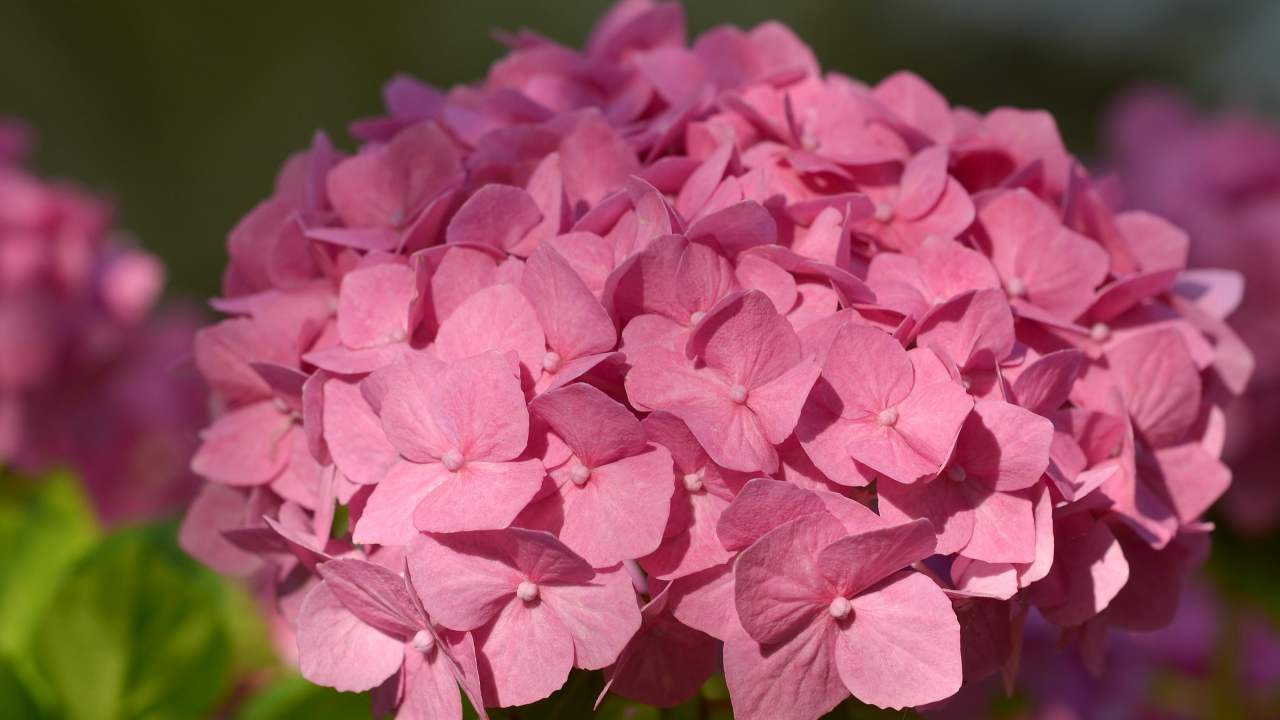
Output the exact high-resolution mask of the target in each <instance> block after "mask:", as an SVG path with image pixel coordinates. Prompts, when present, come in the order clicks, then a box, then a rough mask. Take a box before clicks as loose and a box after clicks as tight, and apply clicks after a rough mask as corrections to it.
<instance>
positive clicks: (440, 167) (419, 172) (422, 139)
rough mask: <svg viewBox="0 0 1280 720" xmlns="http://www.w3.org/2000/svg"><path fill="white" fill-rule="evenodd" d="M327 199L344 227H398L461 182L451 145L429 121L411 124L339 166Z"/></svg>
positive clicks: (331, 177) (459, 165) (331, 176)
mask: <svg viewBox="0 0 1280 720" xmlns="http://www.w3.org/2000/svg"><path fill="white" fill-rule="evenodd" d="M327 179H328V186H329V187H328V190H329V199H330V200H331V201H332V202H333V205H334V208H335V209H336V210H337V212H338V215H339V216H341V217H342V220H343V222H344V223H345V224H346V225H348V226H349V227H356V228H363V227H381V226H397V225H400V224H402V223H404V222H405V221H407V220H409V219H410V216H411V214H412V213H413V212H414V211H415V210H417V209H419V207H421V206H422V205H425V204H426V202H427V201H428V200H430V199H431V198H433V197H435V196H436V195H437V194H439V193H440V192H441V191H443V190H444V189H445V188H447V187H448V186H450V185H453V184H454V183H457V182H459V181H460V180H461V179H462V163H461V160H460V158H459V154H458V150H457V148H456V146H455V145H454V143H453V141H452V140H450V139H449V138H448V136H447V135H445V134H444V132H443V131H441V130H440V128H439V126H437V125H436V124H435V123H434V122H424V123H421V124H419V125H414V126H413V127H411V128H408V129H406V130H404V131H402V132H400V133H399V134H398V135H396V138H395V140H393V141H392V142H391V143H389V144H387V145H384V146H382V147H380V148H377V149H375V150H372V151H369V152H364V153H361V154H359V155H356V156H355V157H352V158H348V159H347V160H344V161H343V162H341V163H339V164H338V165H337V166H335V167H334V168H333V169H332V170H330V171H329V174H328V178H327Z"/></svg>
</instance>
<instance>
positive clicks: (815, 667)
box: [724, 621, 849, 720]
mask: <svg viewBox="0 0 1280 720" xmlns="http://www.w3.org/2000/svg"><path fill="white" fill-rule="evenodd" d="M836 632H837V630H836V626H835V624H834V623H833V622H821V621H820V622H816V623H814V624H812V625H809V626H806V627H803V628H802V629H801V630H800V631H799V632H798V633H797V634H796V635H794V636H792V637H791V638H789V639H788V640H787V642H785V643H782V644H780V645H760V644H759V643H757V642H756V641H755V640H754V639H752V638H751V637H750V636H748V635H747V634H746V633H744V632H743V631H742V630H741V629H739V630H737V631H736V632H735V633H734V634H733V635H731V636H730V637H729V638H728V640H727V641H726V642H725V648H724V675H725V682H726V683H727V684H728V686H729V697H730V698H731V699H732V701H733V716H734V717H735V718H738V720H776V719H777V718H786V717H794V718H817V717H820V716H822V715H825V714H826V713H827V712H829V711H831V709H832V708H834V707H835V706H836V705H839V704H840V702H841V701H843V700H844V699H845V698H847V697H849V690H848V688H846V687H845V684H844V682H842V681H841V679H840V675H839V673H838V671H837V669H836V664H835V656H834V655H835V653H834V645H835V642H836V640H835V635H836Z"/></svg>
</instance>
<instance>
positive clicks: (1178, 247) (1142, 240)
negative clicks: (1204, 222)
mask: <svg viewBox="0 0 1280 720" xmlns="http://www.w3.org/2000/svg"><path fill="white" fill-rule="evenodd" d="M1114 221H1115V226H1116V230H1118V231H1119V232H1120V234H1121V235H1123V236H1124V239H1125V240H1126V241H1128V244H1129V249H1130V250H1131V251H1132V252H1133V255H1134V259H1136V260H1137V261H1138V265H1139V266H1141V268H1142V269H1143V270H1167V269H1170V268H1173V269H1177V270H1181V269H1183V268H1185V267H1186V265H1187V255H1188V252H1189V251H1190V248H1191V239H1190V238H1189V237H1188V236H1187V233H1186V232H1184V231H1183V230H1182V229H1181V228H1179V227H1177V226H1176V225H1174V224H1173V223H1171V222H1169V221H1168V220H1165V219H1164V218H1162V217H1159V216H1158V215H1152V214H1151V213H1148V212H1143V211H1141V210H1130V211H1127V212H1122V213H1117V214H1116V216H1115V218H1114Z"/></svg>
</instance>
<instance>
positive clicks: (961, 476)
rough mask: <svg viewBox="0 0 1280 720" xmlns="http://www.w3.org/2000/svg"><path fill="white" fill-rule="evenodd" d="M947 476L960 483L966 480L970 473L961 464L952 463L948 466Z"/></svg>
mask: <svg viewBox="0 0 1280 720" xmlns="http://www.w3.org/2000/svg"><path fill="white" fill-rule="evenodd" d="M947 477H949V478H951V479H952V480H953V481H954V482H958V483H959V482H964V480H965V478H967V477H969V474H968V473H966V472H965V471H964V468H963V467H960V466H959V465H952V466H951V467H949V468H947Z"/></svg>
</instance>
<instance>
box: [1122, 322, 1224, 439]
mask: <svg viewBox="0 0 1280 720" xmlns="http://www.w3.org/2000/svg"><path fill="white" fill-rule="evenodd" d="M1107 363H1108V364H1109V365H1110V366H1111V373H1112V377H1113V378H1114V380H1115V383H1116V385H1117V386H1118V387H1119V389H1120V393H1121V394H1122V395H1123V396H1124V400H1125V404H1126V405H1127V406H1128V408H1129V414H1130V415H1131V416H1132V417H1133V423H1134V425H1135V426H1137V429H1138V430H1139V431H1140V432H1141V433H1142V435H1143V437H1144V438H1145V439H1146V440H1147V442H1149V443H1151V444H1152V445H1155V446H1157V447H1159V446H1162V445H1170V444H1173V443H1176V442H1178V441H1180V440H1182V439H1183V438H1184V437H1185V436H1186V434H1187V432H1188V431H1189V430H1190V429H1191V425H1192V424H1193V423H1194V422H1195V420H1196V418H1197V416H1198V415H1199V413H1200V393H1201V387H1200V376H1199V373H1198V372H1197V371H1196V366H1195V363H1194V361H1192V359H1191V354H1190V352H1189V351H1188V350H1187V345H1186V343H1185V342H1184V341H1183V339H1182V336H1181V335H1180V334H1179V333H1178V332H1176V331H1174V330H1168V329H1166V330H1157V331H1152V332H1147V333H1142V334H1141V335H1139V336H1137V337H1134V338H1131V339H1128V340H1125V341H1124V342H1121V343H1118V344H1116V345H1113V346H1111V347H1110V348H1108V349H1107Z"/></svg>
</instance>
